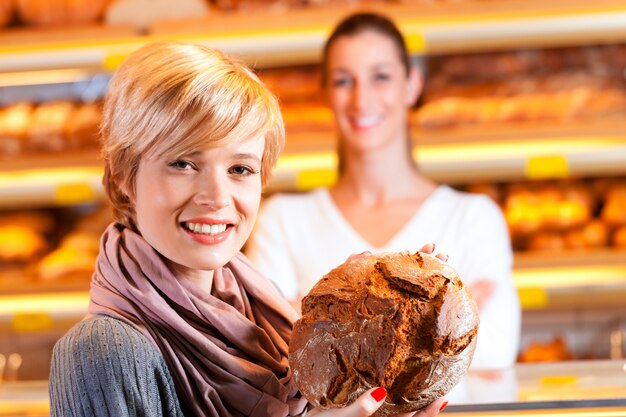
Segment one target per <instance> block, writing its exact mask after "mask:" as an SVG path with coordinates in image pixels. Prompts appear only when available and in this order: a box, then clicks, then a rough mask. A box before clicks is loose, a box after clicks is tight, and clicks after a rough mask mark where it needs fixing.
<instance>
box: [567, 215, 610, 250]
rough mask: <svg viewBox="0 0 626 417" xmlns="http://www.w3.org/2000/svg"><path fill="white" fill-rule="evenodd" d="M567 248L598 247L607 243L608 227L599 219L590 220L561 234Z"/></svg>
mask: <svg viewBox="0 0 626 417" xmlns="http://www.w3.org/2000/svg"><path fill="white" fill-rule="evenodd" d="M563 240H564V242H565V247H566V248H567V249H586V248H599V247H603V246H606V245H607V244H608V243H609V228H608V226H607V225H606V223H605V222H603V221H601V220H592V221H590V222H589V223H587V224H585V225H584V226H582V227H579V228H575V229H571V230H568V231H566V232H565V233H564V234H563Z"/></svg>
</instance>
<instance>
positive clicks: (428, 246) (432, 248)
mask: <svg viewBox="0 0 626 417" xmlns="http://www.w3.org/2000/svg"><path fill="white" fill-rule="evenodd" d="M419 251H420V252H424V253H427V254H429V255H432V254H433V252H434V251H435V244H434V243H427V244H425V245H424V246H422V249H420V250H419ZM435 258H437V259H439V260H441V261H443V262H448V254H446V253H438V254H436V255H435Z"/></svg>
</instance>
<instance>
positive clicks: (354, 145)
mask: <svg viewBox="0 0 626 417" xmlns="http://www.w3.org/2000/svg"><path fill="white" fill-rule="evenodd" d="M326 71H327V87H326V94H327V99H328V103H329V105H330V107H331V109H332V111H333V113H334V114H335V118H336V123H337V127H338V129H339V130H340V132H341V136H342V138H343V139H344V141H345V145H346V147H347V149H348V150H350V151H351V152H359V151H361V152H363V151H367V150H373V149H377V148H379V147H380V146H384V144H386V143H388V142H389V141H393V140H401V141H403V142H404V141H405V140H406V128H407V117H408V116H407V110H408V108H409V107H410V106H411V105H412V104H413V102H414V100H415V99H416V94H417V93H416V92H415V90H414V89H412V88H411V87H412V86H411V82H410V79H409V77H408V76H407V70H406V68H405V66H404V65H403V63H402V61H401V59H400V54H399V51H398V49H397V46H396V45H395V43H394V42H393V41H392V40H391V39H389V38H388V37H386V36H385V35H383V34H380V33H377V32H375V31H365V32H361V33H359V34H356V35H352V36H342V37H339V38H337V39H336V41H335V42H334V43H333V44H332V46H331V47H330V49H329V51H328V59H327V68H326Z"/></svg>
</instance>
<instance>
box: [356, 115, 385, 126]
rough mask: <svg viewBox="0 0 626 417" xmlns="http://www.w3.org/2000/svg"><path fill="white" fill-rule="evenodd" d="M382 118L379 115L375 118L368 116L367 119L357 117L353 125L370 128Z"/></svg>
mask: <svg viewBox="0 0 626 417" xmlns="http://www.w3.org/2000/svg"><path fill="white" fill-rule="evenodd" d="M381 119H382V117H381V116H380V115H376V116H368V117H358V118H356V119H355V123H356V125H357V126H359V127H372V126H374V125H375V124H377V123H378V122H379V121H380V120H381Z"/></svg>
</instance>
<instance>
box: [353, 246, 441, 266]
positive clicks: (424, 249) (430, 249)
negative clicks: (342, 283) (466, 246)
mask: <svg viewBox="0 0 626 417" xmlns="http://www.w3.org/2000/svg"><path fill="white" fill-rule="evenodd" d="M419 251H420V252H424V253H426V254H428V255H432V254H433V252H434V251H435V244H434V243H427V244H425V245H424V246H422V248H421V249H420V250H419ZM371 254H372V252H370V251H365V252H361V253H357V254H354V255H350V256H348V259H346V262H348V261H351V260H353V259H358V258H360V257H362V256H368V255H371ZM435 258H438V259H439V260H441V261H443V262H448V255H447V254H445V253H438V254H436V255H435Z"/></svg>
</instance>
